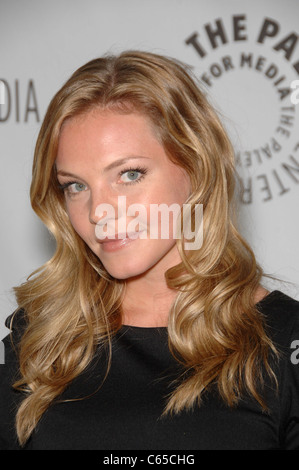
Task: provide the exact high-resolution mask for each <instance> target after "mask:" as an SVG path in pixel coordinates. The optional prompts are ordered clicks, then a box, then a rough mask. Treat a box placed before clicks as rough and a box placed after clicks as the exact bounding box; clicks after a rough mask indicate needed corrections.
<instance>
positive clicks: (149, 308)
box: [0, 51, 299, 450]
mask: <svg viewBox="0 0 299 470" xmlns="http://www.w3.org/2000/svg"><path fill="white" fill-rule="evenodd" d="M234 183H235V170H234V156H233V151H232V148H231V145H230V142H229V140H228V138H227V136H226V133H225V131H224V130H223V128H222V126H221V124H220V122H219V120H218V118H217V116H216V114H215V112H214V111H213V109H212V108H211V106H210V105H209V103H208V101H207V100H206V98H205V96H204V94H203V93H202V92H201V91H200V89H199V88H198V86H197V85H196V83H195V80H194V79H192V78H191V73H188V72H187V71H186V67H185V66H184V65H182V64H180V63H178V62H177V61H175V60H172V59H168V58H165V57H161V56H158V55H155V54H150V53H145V52H135V51H129V52H124V53H122V54H120V55H119V56H117V57H114V56H107V57H104V58H100V59H96V60H93V61H91V62H89V63H87V64H86V65H84V66H83V67H81V68H80V69H78V70H77V71H76V72H75V73H74V74H73V75H72V77H71V78H70V79H69V80H68V81H67V82H66V84H65V85H64V86H63V87H62V88H61V90H60V91H59V92H58V93H57V94H56V96H55V97H54V98H53V100H52V102H51V103H50V106H49V108H48V111H47V113H46V116H45V119H44V122H43V125H42V127H41V131H40V134H39V137H38V140H37V144H36V151H35V157H34V163H33V178H32V185H31V201H32V206H33V209H34V210H35V212H36V213H37V214H38V216H39V217H40V218H41V219H42V221H43V222H44V223H45V224H46V226H47V227H48V228H49V230H50V231H51V233H52V234H53V236H54V237H55V240H56V244H57V249H56V252H55V254H54V256H53V258H52V259H51V260H50V261H48V262H47V263H46V264H45V265H44V266H43V267H41V268H40V269H39V270H38V271H37V272H35V273H34V275H32V276H31V277H30V278H29V280H28V281H27V282H26V283H25V284H24V285H21V286H19V287H17V288H16V289H15V291H16V297H17V301H18V305H19V309H18V311H17V312H16V313H15V314H14V315H12V316H11V317H10V319H9V321H8V323H7V324H8V325H9V326H10V328H11V330H12V335H11V337H8V338H6V340H5V344H6V364H5V366H3V369H2V371H1V374H2V383H1V405H0V406H1V424H0V436H1V439H2V442H3V444H2V446H3V448H25V449H80V448H82V449H110V450H111V449H118V450H121V449H156V450H157V449H279V448H287V449H293V448H298V447H299V425H298V417H299V408H298V396H297V395H296V394H298V390H299V388H298V386H299V384H298V377H299V374H298V367H299V366H297V368H296V365H295V364H294V363H293V362H294V361H293V362H292V361H291V360H290V357H291V353H292V352H294V351H293V350H292V349H291V343H292V341H293V340H295V339H297V338H299V327H298V324H299V323H298V313H299V303H298V302H297V301H295V300H293V299H290V298H289V297H287V296H286V295H284V294H283V293H281V292H279V291H273V292H271V293H269V292H267V291H266V290H265V289H264V288H263V287H262V286H261V277H262V271H261V269H260V267H259V266H258V265H257V263H256V261H255V258H254V254H253V253H252V251H251V250H250V248H249V247H248V245H247V244H246V243H245V241H244V240H243V239H242V237H241V236H240V234H239V233H238V231H237V229H236V227H235V223H234V208H233V199H234ZM124 201H125V203H126V208H127V207H129V208H130V211H126V210H125V209H124V206H123V205H120V204H119V203H120V202H121V203H123V202H124ZM103 204H104V206H103ZM134 204H137V205H138V208H139V209H140V212H141V213H142V214H141V217H140V218H138V217H137V218H135V217H136V214H135V213H134V210H133V209H134V208H135V207H136V206H134ZM161 204H165V205H166V208H168V209H169V208H171V207H172V206H173V205H176V206H179V208H183V207H186V206H187V205H188V207H190V208H191V209H192V210H191V211H190V218H189V222H190V224H191V225H192V227H193V228H194V227H197V231H198V230H199V229H198V227H199V225H198V220H197V219H198V213H197V211H196V210H195V209H196V207H198V205H199V204H201V205H202V207H203V227H204V229H203V239H202V240H201V243H200V246H199V247H197V246H195V248H194V246H192V245H190V244H189V245H186V244H185V243H186V240H187V238H188V237H186V236H185V235H186V232H185V231H184V228H185V226H186V224H184V220H185V219H184V217H183V216H182V217H181V218H180V217H179V218H177V219H175V221H177V224H178V225H177V226H175V225H174V224H173V220H168V221H167V224H166V228H167V236H165V233H164V232H165V225H164V226H163V227H162V225H163V223H165V217H164V216H165V214H166V212H164V215H163V217H161V218H160V219H159V220H158V222H157V219H156V228H158V236H156V237H151V236H150V235H151V228H152V225H153V223H154V222H153V217H151V215H152V214H151V209H152V207H153V206H154V205H155V206H157V205H158V206H159V205H161ZM184 205H185V206H184ZM164 207H165V206H164ZM181 212H182V211H181ZM173 218H175V216H174V215H173ZM129 225H130V228H129ZM174 230H178V232H177V231H176V232H175V231H174ZM162 232H163V233H162ZM195 232H196V231H195ZM178 234H179V235H180V236H178ZM293 344H294V343H293ZM295 362H296V361H295Z"/></svg>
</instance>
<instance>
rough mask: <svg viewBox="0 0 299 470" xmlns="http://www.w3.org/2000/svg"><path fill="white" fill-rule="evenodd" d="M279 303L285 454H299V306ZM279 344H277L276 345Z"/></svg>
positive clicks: (291, 302)
mask: <svg viewBox="0 0 299 470" xmlns="http://www.w3.org/2000/svg"><path fill="white" fill-rule="evenodd" d="M284 299H286V300H284V301H283V300H282V301H281V305H280V301H279V300H278V302H277V307H276V308H277V312H276V318H277V321H276V322H275V327H274V331H275V335H274V342H276V341H277V342H278V345H279V349H280V351H281V357H280V361H279V377H278V381H279V388H278V393H279V403H280V410H279V415H280V430H279V433H280V442H281V448H282V449H285V450H299V302H298V301H296V300H294V299H291V298H290V297H287V296H284ZM275 340H276V341H275Z"/></svg>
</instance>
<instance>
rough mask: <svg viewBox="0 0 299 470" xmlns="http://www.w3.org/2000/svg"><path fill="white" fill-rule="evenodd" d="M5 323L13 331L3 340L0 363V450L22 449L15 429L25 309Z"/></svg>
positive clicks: (19, 394) (19, 395)
mask: <svg viewBox="0 0 299 470" xmlns="http://www.w3.org/2000/svg"><path fill="white" fill-rule="evenodd" d="M5 325H6V326H7V327H8V328H11V333H10V334H8V335H7V336H6V337H5V338H4V339H3V340H2V342H3V344H4V358H3V360H2V361H1V362H2V364H0V450H16V449H20V446H19V444H18V441H17V435H16V431H15V416H16V410H17V407H18V404H19V402H20V399H21V398H22V396H21V393H20V392H18V391H16V390H14V388H13V386H12V385H13V383H14V382H15V381H16V379H17V378H18V354H17V349H18V343H19V340H20V338H21V336H22V332H23V331H24V328H25V325H26V322H25V316H24V312H23V310H19V311H17V312H16V313H15V314H13V315H11V316H10V317H8V318H7V320H6V322H5Z"/></svg>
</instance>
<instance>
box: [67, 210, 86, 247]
mask: <svg viewBox="0 0 299 470" xmlns="http://www.w3.org/2000/svg"><path fill="white" fill-rule="evenodd" d="M66 209H67V213H68V216H69V220H70V223H71V224H72V226H73V228H74V230H75V231H76V232H77V233H78V235H80V237H82V238H83V239H84V236H85V235H86V233H87V222H86V220H85V219H86V217H85V216H84V214H82V213H81V211H80V210H78V209H77V210H76V207H74V206H72V205H67V208H66Z"/></svg>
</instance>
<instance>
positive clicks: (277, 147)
mask: <svg viewBox="0 0 299 470" xmlns="http://www.w3.org/2000/svg"><path fill="white" fill-rule="evenodd" d="M282 30H283V31H284V32H283V33H282V32H281V31H282ZM285 31H286V30H285V27H284V25H280V23H279V22H278V21H277V20H276V19H273V18H261V19H260V20H259V19H257V18H254V19H251V20H250V19H249V18H248V17H247V16H246V15H245V14H243V15H232V16H231V18H230V19H229V20H224V19H222V18H218V19H216V20H213V21H211V22H210V23H207V24H205V25H203V26H202V28H201V29H200V30H198V31H195V32H193V33H192V34H191V35H190V36H188V37H187V38H186V39H185V44H186V46H187V47H188V48H190V50H191V49H192V50H193V52H194V54H195V56H196V58H197V59H198V60H199V62H195V63H194V64H193V65H194V72H195V73H196V75H197V76H198V78H199V79H200V81H201V83H202V84H203V86H204V88H205V89H206V91H207V94H208V96H209V97H210V98H211V99H212V102H215V103H216V108H218V110H219V106H218V105H220V110H219V111H220V114H221V115H222V117H223V120H224V124H225V126H226V128H227V130H228V133H229V135H230V137H231V140H232V143H233V145H234V148H235V153H236V166H237V170H238V175H239V181H240V189H241V193H240V194H241V201H242V202H243V203H244V204H251V203H252V202H254V201H262V202H265V203H266V202H269V201H271V200H274V199H275V198H277V197H281V196H283V195H285V194H287V193H289V192H290V191H291V190H294V188H296V186H297V185H298V184H299V134H298V129H299V123H298V112H299V106H298V103H299V44H298V43H299V35H298V34H297V33H295V32H293V31H291V32H287V33H286V32H285ZM198 70H199V72H198ZM223 115H224V116H223ZM296 189H297V188H296Z"/></svg>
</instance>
